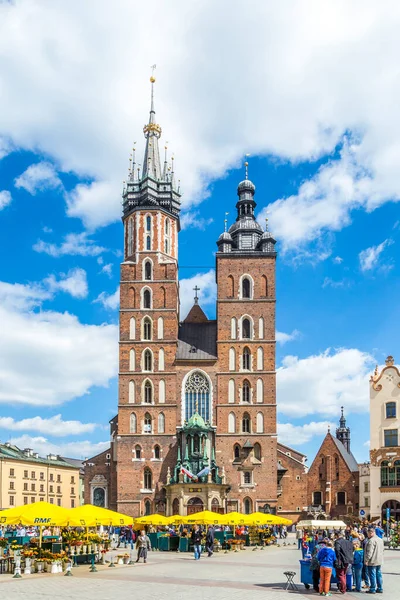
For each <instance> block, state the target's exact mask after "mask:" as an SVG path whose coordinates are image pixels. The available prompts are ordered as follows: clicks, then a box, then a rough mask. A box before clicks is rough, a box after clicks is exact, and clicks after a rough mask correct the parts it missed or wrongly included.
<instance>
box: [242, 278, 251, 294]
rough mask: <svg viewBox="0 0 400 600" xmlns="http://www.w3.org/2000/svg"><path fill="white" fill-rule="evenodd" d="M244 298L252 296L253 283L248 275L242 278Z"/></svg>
mask: <svg viewBox="0 0 400 600" xmlns="http://www.w3.org/2000/svg"><path fill="white" fill-rule="evenodd" d="M242 298H251V284H250V279H249V278H248V277H243V279H242Z"/></svg>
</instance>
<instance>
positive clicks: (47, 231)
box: [42, 225, 53, 233]
mask: <svg viewBox="0 0 400 600" xmlns="http://www.w3.org/2000/svg"><path fill="white" fill-rule="evenodd" d="M42 231H43V233H53V230H52V228H51V227H47V226H46V225H45V226H44V227H43V228H42Z"/></svg>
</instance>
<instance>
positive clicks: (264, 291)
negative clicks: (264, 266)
mask: <svg viewBox="0 0 400 600" xmlns="http://www.w3.org/2000/svg"><path fill="white" fill-rule="evenodd" d="M261 288H262V292H261V293H262V295H263V296H265V297H266V298H267V297H268V279H267V276H266V275H263V276H262V280H261Z"/></svg>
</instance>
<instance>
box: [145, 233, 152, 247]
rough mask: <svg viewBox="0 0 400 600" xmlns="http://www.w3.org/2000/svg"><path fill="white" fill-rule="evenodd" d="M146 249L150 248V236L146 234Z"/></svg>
mask: <svg viewBox="0 0 400 600" xmlns="http://www.w3.org/2000/svg"><path fill="white" fill-rule="evenodd" d="M146 250H151V237H150V236H149V235H146Z"/></svg>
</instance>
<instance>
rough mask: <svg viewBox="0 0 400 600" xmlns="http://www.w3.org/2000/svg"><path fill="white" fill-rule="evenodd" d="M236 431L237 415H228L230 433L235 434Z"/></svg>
mask: <svg viewBox="0 0 400 600" xmlns="http://www.w3.org/2000/svg"><path fill="white" fill-rule="evenodd" d="M235 431H236V417H235V413H233V412H231V413H229V415H228V433H235Z"/></svg>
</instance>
